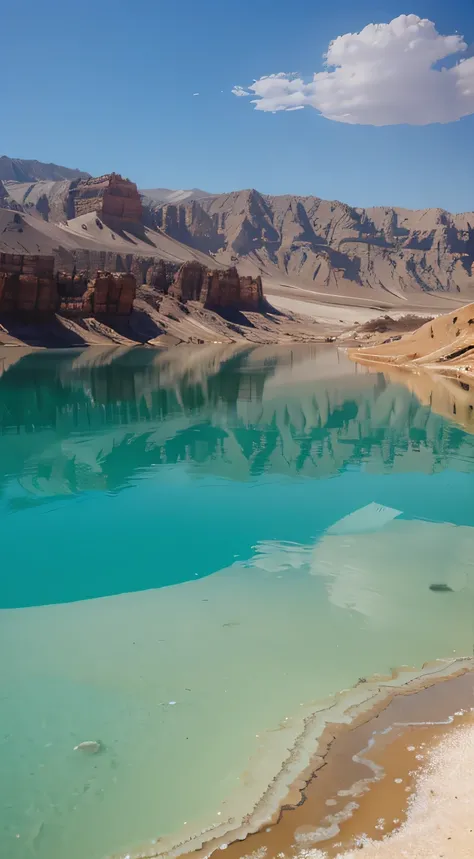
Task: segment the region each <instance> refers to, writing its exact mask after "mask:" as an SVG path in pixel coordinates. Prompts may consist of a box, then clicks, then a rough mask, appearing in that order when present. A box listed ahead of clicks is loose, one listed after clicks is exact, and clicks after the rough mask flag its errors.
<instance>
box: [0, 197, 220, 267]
mask: <svg viewBox="0 0 474 859" xmlns="http://www.w3.org/2000/svg"><path fill="white" fill-rule="evenodd" d="M99 225H100V226H99ZM60 248H62V249H64V250H66V251H72V252H73V251H77V250H90V251H109V252H113V253H117V254H137V255H139V256H145V257H153V256H154V257H157V258H161V259H166V260H170V261H175V262H186V261H187V260H190V259H195V260H197V261H199V262H202V263H203V265H207V266H212V267H214V268H215V266H216V263H215V261H214V260H212V258H211V257H209V256H207V255H206V254H204V253H201V252H200V251H198V250H195V249H193V248H190V247H187V246H185V245H182V244H181V243H180V242H178V241H176V240H175V239H173V238H171V237H170V236H167V235H165V234H164V233H162V232H159V231H157V230H150V229H147V228H145V227H138V229H137V234H136V235H135V234H134V233H132V232H128V231H123V232H117V231H115V230H113V229H112V228H110V227H108V226H107V225H106V224H105V223H102V221H100V219H99V218H98V217H97V216H96V215H95V214H94V213H91V214H88V215H83V216H82V217H80V218H74V219H73V220H70V221H68V222H67V223H65V224H52V223H49V222H47V221H44V220H43V219H42V218H39V217H35V216H33V215H29V214H24V213H18V212H13V211H11V210H9V209H0V251H5V252H7V253H20V254H55V253H57V252H58V250H59V249H60Z"/></svg>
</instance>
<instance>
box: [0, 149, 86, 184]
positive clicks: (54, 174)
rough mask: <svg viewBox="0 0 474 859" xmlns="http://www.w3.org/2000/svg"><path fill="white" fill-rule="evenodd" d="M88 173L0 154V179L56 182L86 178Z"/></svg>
mask: <svg viewBox="0 0 474 859" xmlns="http://www.w3.org/2000/svg"><path fill="white" fill-rule="evenodd" d="M88 175H89V174H88V173H83V172H82V170H71V168H70V167H60V166H59V164H45V163H44V162H43V161H34V160H33V161H31V160H27V159H24V158H8V156H7V155H0V180H2V181H3V180H11V181H12V182H37V181H40V180H47V181H53V182H56V181H58V180H60V179H81V178H87V176H88Z"/></svg>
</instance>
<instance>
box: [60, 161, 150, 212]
mask: <svg viewBox="0 0 474 859" xmlns="http://www.w3.org/2000/svg"><path fill="white" fill-rule="evenodd" d="M89 212H96V213H97V214H98V215H99V216H100V217H102V218H104V219H108V218H113V219H120V220H122V221H128V222H138V223H141V221H142V216H143V210H142V202H141V198H140V195H139V193H138V190H137V186H136V185H135V183H134V182H130V180H129V179H123V178H122V176H120V175H119V174H118V173H108V174H106V175H105V176H98V177H97V178H91V179H82V180H80V181H78V182H73V183H72V184H71V188H70V191H69V202H68V214H69V217H70V218H77V217H79V216H80V215H86V214H88V213H89Z"/></svg>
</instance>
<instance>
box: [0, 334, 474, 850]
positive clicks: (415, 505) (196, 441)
mask: <svg viewBox="0 0 474 859" xmlns="http://www.w3.org/2000/svg"><path fill="white" fill-rule="evenodd" d="M2 357H3V361H2V360H0V373H2V375H1V376H0V432H1V444H0V509H1V514H2V516H1V523H2V572H1V576H0V690H1V692H0V694H1V708H0V750H1V757H0V765H1V770H2V779H1V782H0V855H2V856H3V855H5V856H8V857H9V859H10V857H12V859H17V858H18V859H64V856H65V855H67V856H68V859H85V857H87V859H102V857H104V856H106V855H109V854H112V853H119V854H120V853H127V852H130V853H133V851H134V849H139V848H142V849H145V847H146V845H148V846H150V842H152V841H157V840H158V843H157V845H156V846H155V848H152V847H150V849H156V850H158V848H159V839H160V838H162V837H165V836H168V835H171V834H173V833H176V832H181V833H182V832H186V831H189V833H190V834H192V833H193V832H194V831H196V829H200V828H201V827H207V826H211V825H213V824H216V825H217V824H220V823H221V822H222V821H227V820H229V819H230V818H236V819H238V818H239V816H240V815H241V814H243V813H246V812H248V811H250V810H251V808H252V806H253V804H254V803H255V802H256V801H257V800H258V798H259V796H260V795H261V794H262V792H263V791H264V789H265V787H266V785H268V783H269V782H270V781H271V779H272V778H273V777H274V775H275V774H276V773H277V772H278V770H279V768H280V767H281V765H282V762H283V761H284V760H285V758H286V757H287V756H288V749H289V748H291V745H292V743H293V742H294V740H295V737H296V736H297V735H298V733H299V732H300V730H301V728H302V719H303V717H304V716H307V715H308V714H309V713H311V712H312V711H313V710H315V709H317V708H318V707H320V706H322V705H323V703H324V702H326V703H327V701H328V699H330V698H331V696H333V695H335V694H336V693H338V692H339V691H341V690H342V689H347V688H348V687H352V686H353V685H354V684H356V683H357V682H358V680H359V678H363V679H365V678H366V677H370V676H372V675H373V674H375V673H381V674H387V673H390V672H391V671H392V670H394V669H396V668H397V667H399V666H401V665H410V666H414V667H416V668H420V667H421V666H422V664H423V663H425V662H426V661H429V660H433V659H437V658H446V659H448V658H450V659H452V658H453V657H457V656H463V655H466V656H467V655H469V656H470V655H472V653H473V643H474V609H473V606H474V590H473V582H472V572H473V568H472V563H473V562H472V558H473V557H474V552H473V549H474V507H473V505H472V498H473V495H474V475H473V471H474V437H472V436H470V435H468V434H466V433H465V432H463V430H461V429H460V428H459V427H457V426H455V425H453V424H452V423H450V422H449V421H447V420H446V419H444V418H443V417H441V416H439V415H437V414H435V413H433V412H432V411H431V410H430V408H429V407H427V406H422V405H421V404H420V402H419V401H418V400H417V398H416V396H415V395H414V394H413V393H411V392H410V391H409V390H407V389H406V388H405V387H403V386H401V385H399V384H392V383H390V382H389V381H388V380H386V379H385V378H384V376H383V375H382V374H369V373H367V372H366V371H365V370H361V368H358V367H357V366H356V365H353V364H351V363H350V362H349V361H347V359H346V358H345V357H344V356H343V355H342V354H340V353H338V352H337V351H336V350H333V349H332V348H325V347H309V346H302V347H259V348H255V349H249V348H246V347H245V348H236V347H219V348H216V347H214V348H206V347H199V348H198V349H194V348H187V347H182V348H178V349H173V350H169V351H168V352H162V353H158V352H155V351H152V350H143V349H133V350H130V351H127V350H122V349H105V350H104V349H101V350H93V349H89V350H86V351H82V352H81V351H77V352H69V351H68V352H61V353H54V352H48V353H36V354H32V355H27V356H24V357H21V358H19V359H18V360H16V359H15V355H14V350H11V351H10V352H8V353H7V354H6V355H4V356H2ZM365 508H366V509H365ZM361 510H363V512H362V513H360V512H359V513H357V511H361ZM352 514H356V515H352ZM344 517H349V518H348V519H344ZM341 520H344V521H341ZM338 523H339V524H338ZM440 583H445V584H447V585H448V586H449V587H450V588H451V589H452V590H451V591H450V592H447V593H435V592H433V591H431V590H430V585H431V584H440ZM88 740H95V741H100V743H101V744H102V748H101V752H100V753H99V754H97V755H87V754H84V753H83V752H80V751H73V749H74V746H76V745H77V744H79V743H81V742H83V741H88Z"/></svg>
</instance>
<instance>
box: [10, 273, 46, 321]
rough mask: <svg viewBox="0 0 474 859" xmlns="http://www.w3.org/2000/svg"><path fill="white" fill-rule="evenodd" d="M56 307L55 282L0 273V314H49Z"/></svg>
mask: <svg viewBox="0 0 474 859" xmlns="http://www.w3.org/2000/svg"><path fill="white" fill-rule="evenodd" d="M57 306H58V292H57V288H56V282H55V280H54V279H53V278H52V277H51V278H47V277H46V278H40V277H37V276H35V275H33V274H7V273H6V272H2V273H0V313H22V314H23V313H25V314H32V315H36V314H41V315H42V314H51V313H55V312H56V309H57Z"/></svg>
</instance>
